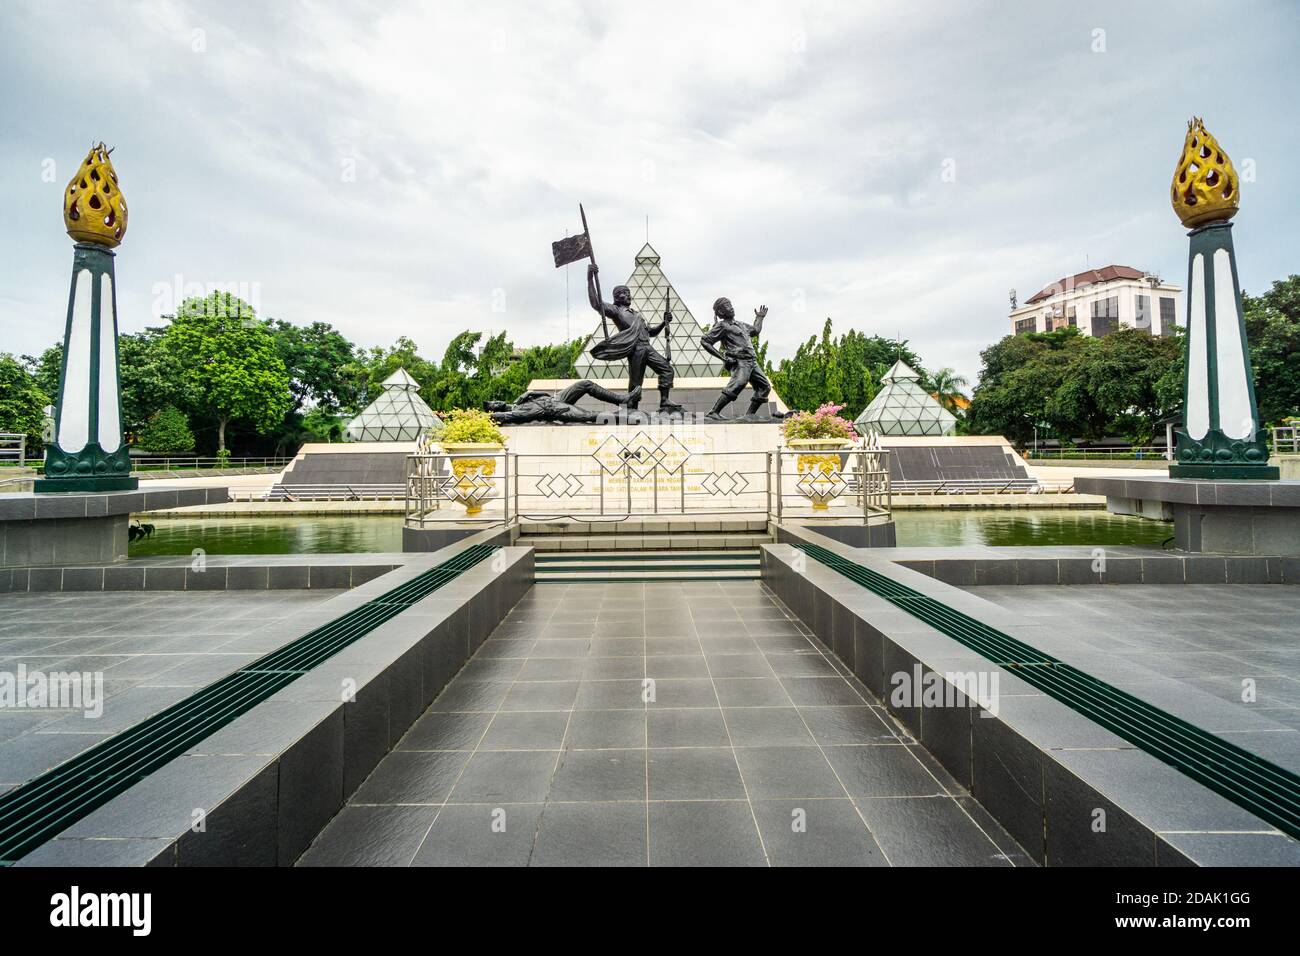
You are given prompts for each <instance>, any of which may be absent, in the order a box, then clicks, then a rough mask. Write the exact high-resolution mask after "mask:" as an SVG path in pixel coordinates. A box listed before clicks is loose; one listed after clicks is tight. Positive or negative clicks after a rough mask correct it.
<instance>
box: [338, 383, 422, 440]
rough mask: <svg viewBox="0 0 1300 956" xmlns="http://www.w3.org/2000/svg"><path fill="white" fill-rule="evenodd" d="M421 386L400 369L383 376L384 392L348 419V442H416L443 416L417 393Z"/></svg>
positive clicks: (346, 434) (345, 433) (346, 433)
mask: <svg viewBox="0 0 1300 956" xmlns="http://www.w3.org/2000/svg"><path fill="white" fill-rule="evenodd" d="M419 391H420V386H419V385H417V384H416V382H415V379H413V378H411V376H410V375H408V374H407V371H406V369H404V368H399V369H398V370H397V371H396V372H394V373H393V374H392V375H390V376H388V378H386V379H384V391H383V394H381V395H380V396H379V397H378V398H377V399H375V400H374V401H373V402H371V403H370V404H369V405H367V406H366V407H365V409H363V410H362V412H361V413H360V414H359V415H357V417H356V418H354V419H352V421H350V422H348V427H347V429H346V430H345V431H344V433H343V434H344V438H345V439H346V440H347V441H417V440H418V439H419V438H420V436H422V435H423V434H424V433H425V432H426V431H428V430H429V429H430V428H432V427H434V426H435V425H441V424H442V419H440V418H439V417H438V416H437V415H435V414H434V413H433V409H431V408H430V407H429V406H428V405H426V404H425V403H424V399H422V398H421V397H420V396H419V395H418V394H417V393H418V392H419Z"/></svg>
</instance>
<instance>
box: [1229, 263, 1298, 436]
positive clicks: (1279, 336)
mask: <svg viewBox="0 0 1300 956" xmlns="http://www.w3.org/2000/svg"><path fill="white" fill-rule="evenodd" d="M1241 298H1242V310H1243V312H1244V314H1245V320H1246V338H1247V339H1248V340H1249V342H1250V362H1251V371H1252V373H1253V374H1254V377H1255V398H1256V401H1257V402H1258V403H1259V418H1260V422H1261V423H1264V424H1270V423H1271V424H1276V423H1277V422H1280V421H1282V419H1284V418H1286V417H1288V416H1291V415H1298V414H1300V275H1291V276H1288V277H1287V278H1286V279H1281V280H1278V281H1276V282H1274V283H1273V286H1272V288H1270V289H1269V291H1267V292H1265V293H1264V294H1263V295H1261V296H1258V297H1256V296H1251V295H1246V294H1245V293H1242V297H1241Z"/></svg>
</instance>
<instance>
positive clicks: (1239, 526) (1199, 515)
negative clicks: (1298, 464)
mask: <svg viewBox="0 0 1300 956" xmlns="http://www.w3.org/2000/svg"><path fill="white" fill-rule="evenodd" d="M1074 487H1075V490H1077V491H1078V492H1079V493H1080V494H1086V495H1105V496H1106V509H1107V510H1108V511H1110V512H1111V513H1112V514H1129V515H1141V516H1142V517H1147V518H1163V519H1164V520H1167V521H1168V520H1172V521H1173V523H1174V546H1175V547H1176V548H1177V549H1178V550H1179V551H1216V552H1224V553H1228V554H1260V555H1281V556H1285V555H1297V554H1300V481H1296V480H1291V481H1242V480H1240V479H1237V480H1227V481H1206V480H1190V479H1184V478H1092V477H1086V476H1080V477H1077V478H1075V479H1074Z"/></svg>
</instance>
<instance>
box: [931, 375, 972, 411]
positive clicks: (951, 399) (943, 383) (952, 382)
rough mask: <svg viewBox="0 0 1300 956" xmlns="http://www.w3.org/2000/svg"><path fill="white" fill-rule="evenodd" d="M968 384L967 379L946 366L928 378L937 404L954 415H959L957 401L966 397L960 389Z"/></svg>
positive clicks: (959, 409)
mask: <svg viewBox="0 0 1300 956" xmlns="http://www.w3.org/2000/svg"><path fill="white" fill-rule="evenodd" d="M969 384H970V380H969V379H967V378H966V377H965V376H964V375H958V374H957V371H956V369H953V368H949V367H948V366H947V365H945V366H944V367H943V368H941V369H939V371H937V372H935V373H934V374H933V375H931V376H930V388H931V389H932V392H933V394H934V396H935V397H936V398H937V399H938V400H939V404H941V405H942V406H943V407H944V408H946V409H948V411H950V412H953V413H954V414H960V413H961V407H960V406H959V405H958V404H957V399H959V398H965V397H966V393H965V392H963V391H962V389H964V388H965V387H966V386H967V385H969Z"/></svg>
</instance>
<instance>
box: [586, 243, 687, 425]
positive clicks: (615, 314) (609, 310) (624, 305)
mask: <svg viewBox="0 0 1300 956" xmlns="http://www.w3.org/2000/svg"><path fill="white" fill-rule="evenodd" d="M599 274H600V270H599V269H598V268H597V266H596V263H595V262H589V263H588V264H587V298H588V299H589V300H590V301H591V307H592V308H593V309H595V310H596V311H597V312H598V313H600V315H601V318H602V319H604V318H605V317H608V318H611V319H613V320H614V324H615V325H616V326H618V331H617V332H615V333H614V334H613V335H611V336H609V337H608V338H607V339H605V341H603V342H597V343H596V344H595V345H593V346H592V347H591V354H592V357H593V358H598V359H601V360H602V361H606V362H616V361H619V360H620V359H627V390H628V395H629V397H631V396H632V395H633V393H635V395H636V397H635V398H630V401H629V402H628V405H627V407H628V408H630V409H634V408H636V407H637V405H638V404H639V403H640V401H641V383H642V382H643V381H644V380H645V370H646V367H647V366H649V367H650V368H652V369H654V371H655V374H656V375H658V376H659V411H660V412H663V413H666V414H680V413H682V412H684V411H685V409H683V408H682V406H680V405H678V404H676V403H674V402H672V401H669V399H668V393H669V391H670V390H671V389H672V387H673V365H672V362H670V361H668V359H666V358H664V357H663V356H662V355H660V354H659V353H658V352H657V351H655V349H654V347H653V346H652V345H651V344H650V340H651V339H652V338H654V337H655V336H656V335H658V334H659V333H660V332H662V331H663V330H664V329H665V328H667V327H668V324H669V323H670V322H671V321H672V318H673V315H672V313H671V312H670V311H668V310H667V309H666V308H665V309H664V319H663V321H662V322H660V323H659V324H658V325H647V324H646V321H645V319H644V318H642V316H641V313H640V312H638V311H637V310H636V309H634V308H632V292H631V290H630V289H628V287H627V286H625V285H619V286H615V287H614V302H613V304H610V303H608V302H602V301H601V300H600V292H599V287H598V285H597V283H598V282H599V279H598V278H597V277H598V276H599Z"/></svg>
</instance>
